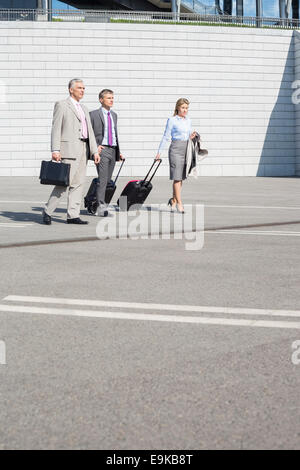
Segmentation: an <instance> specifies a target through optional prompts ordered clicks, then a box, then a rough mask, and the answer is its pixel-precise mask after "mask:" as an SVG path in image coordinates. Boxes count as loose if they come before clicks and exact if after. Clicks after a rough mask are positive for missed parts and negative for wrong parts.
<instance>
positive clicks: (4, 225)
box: [0, 222, 34, 228]
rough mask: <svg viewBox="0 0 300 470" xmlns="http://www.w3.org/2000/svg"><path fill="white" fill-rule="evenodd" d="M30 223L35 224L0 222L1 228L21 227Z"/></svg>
mask: <svg viewBox="0 0 300 470" xmlns="http://www.w3.org/2000/svg"><path fill="white" fill-rule="evenodd" d="M29 225H34V224H18V223H11V222H10V223H0V228H1V227H2V228H20V227H28V226H29Z"/></svg>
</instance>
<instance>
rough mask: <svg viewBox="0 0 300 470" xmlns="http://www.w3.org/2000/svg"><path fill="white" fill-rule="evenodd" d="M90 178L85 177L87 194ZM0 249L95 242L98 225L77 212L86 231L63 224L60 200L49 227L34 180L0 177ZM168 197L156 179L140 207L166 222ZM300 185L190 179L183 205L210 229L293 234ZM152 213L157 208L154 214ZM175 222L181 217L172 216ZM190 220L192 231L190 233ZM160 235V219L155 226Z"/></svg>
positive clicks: (44, 191) (166, 186)
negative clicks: (196, 208) (198, 209)
mask: <svg viewBox="0 0 300 470" xmlns="http://www.w3.org/2000/svg"><path fill="white" fill-rule="evenodd" d="M90 181H91V178H87V180H86V185H85V191H87V189H88V187H89V184H90ZM127 181H128V178H120V179H119V181H118V187H117V191H116V193H115V196H114V198H113V200H112V205H111V212H112V213H113V214H114V217H115V218H116V217H118V213H117V212H115V208H116V201H117V198H118V196H119V194H120V193H121V190H122V189H123V187H124V185H125V184H126V183H127ZM0 187H1V189H0V247H5V246H13V245H16V244H31V243H32V244H35V243H51V242H58V241H62V242H67V241H69V242H71V241H80V240H82V241H84V240H86V241H88V240H94V239H97V234H96V228H97V224H98V223H99V221H100V220H102V221H103V219H100V218H98V217H92V216H89V215H88V214H87V212H86V210H85V209H84V207H82V213H81V214H82V218H83V219H85V220H88V221H89V225H88V226H70V225H67V224H66V223H65V221H66V197H65V198H64V199H63V201H62V203H61V204H60V206H59V208H58V209H57V211H56V213H55V215H54V217H53V223H52V225H51V226H45V225H44V224H43V223H42V217H41V213H42V210H43V205H44V203H45V202H46V200H47V199H48V196H49V194H50V192H51V189H52V188H51V187H50V186H42V185H40V184H39V180H38V179H37V178H32V177H25V178H24V177H20V178H0ZM170 196H171V182H170V181H169V180H168V179H167V178H156V179H155V181H154V187H153V190H152V192H151V193H150V195H149V198H148V199H147V201H146V204H145V207H144V208H143V211H144V214H145V216H148V215H147V208H149V207H151V206H153V205H154V204H159V205H161V206H160V208H159V210H160V211H161V212H163V213H165V214H166V215H168V217H169V209H168V207H167V201H168V199H169V197H170ZM299 200H300V183H299V180H298V178H251V177H242V178H238V177H201V178H198V179H197V180H195V179H193V178H190V179H189V180H188V181H186V182H185V183H184V186H183V201H184V203H185V204H186V207H187V206H188V205H189V204H193V205H195V204H199V205H202V204H203V205H204V218H205V220H204V227H205V231H210V230H234V229H239V230H243V229H248V230H249V229H256V230H262V229H263V230H276V227H277V229H278V227H280V230H289V231H297V230H298V226H299V224H300V204H299ZM155 210H157V208H156V209H155ZM172 217H173V218H174V220H175V221H178V218H181V217H182V216H181V215H180V214H176V213H175V214H174V215H173V216H172ZM195 229H196V227H195V221H193V230H195ZM156 230H157V232H158V233H159V232H163V231H164V228H163V227H162V226H161V219H160V221H159V224H158V225H157V226H156Z"/></svg>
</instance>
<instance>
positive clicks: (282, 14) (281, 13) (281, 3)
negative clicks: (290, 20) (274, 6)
mask: <svg viewBox="0 0 300 470" xmlns="http://www.w3.org/2000/svg"><path fill="white" fill-rule="evenodd" d="M285 5H286V3H285V0H279V16H280V18H285Z"/></svg>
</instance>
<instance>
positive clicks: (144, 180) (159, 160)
mask: <svg viewBox="0 0 300 470" xmlns="http://www.w3.org/2000/svg"><path fill="white" fill-rule="evenodd" d="M156 162H159V163H158V165H157V167H156V168H155V171H154V172H153V175H152V176H151V178H150V180H149V181H147V178H148V176H149V175H150V173H151V170H152V168H153V167H154V165H155V164H156ZM161 162H162V159H161V158H160V159H158V160H154V162H153V163H152V165H151V168H150V170H149V171H148V173H147V175H146V176H145V178H144V179H143V183H146V184H147V185H148V184H150V183H151V181H152V179H153V178H154V176H155V173H156V172H157V170H158V168H159V166H160V164H161Z"/></svg>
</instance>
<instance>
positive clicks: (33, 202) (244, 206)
mask: <svg viewBox="0 0 300 470" xmlns="http://www.w3.org/2000/svg"><path fill="white" fill-rule="evenodd" d="M46 202H47V201H0V204H45V203H46ZM59 204H60V205H67V203H66V202H60V203H59ZM157 204H159V203H157ZM191 204H197V203H191ZM201 204H203V205H204V207H217V208H232V209H291V210H300V206H247V205H241V206H239V205H217V204H205V202H204V203H203V202H202V203H201ZM163 205H165V204H163ZM150 206H151V204H150Z"/></svg>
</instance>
